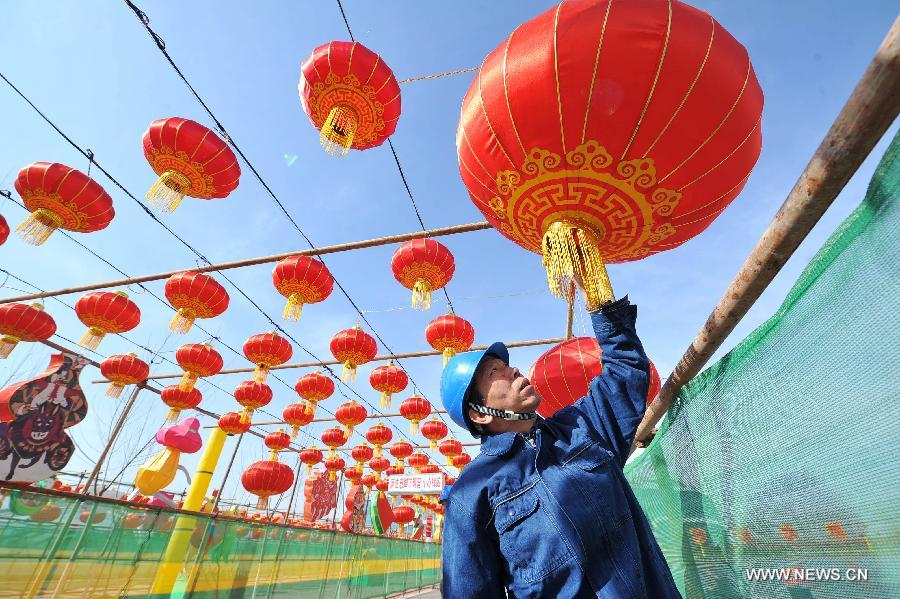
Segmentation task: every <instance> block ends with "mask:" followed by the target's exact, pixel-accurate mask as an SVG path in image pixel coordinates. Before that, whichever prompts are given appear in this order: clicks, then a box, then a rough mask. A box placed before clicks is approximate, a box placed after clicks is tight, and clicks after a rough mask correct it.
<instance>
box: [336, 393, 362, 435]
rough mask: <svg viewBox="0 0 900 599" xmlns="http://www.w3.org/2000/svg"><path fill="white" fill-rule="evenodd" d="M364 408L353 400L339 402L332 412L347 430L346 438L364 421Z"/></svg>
mask: <svg viewBox="0 0 900 599" xmlns="http://www.w3.org/2000/svg"><path fill="white" fill-rule="evenodd" d="M368 415H369V414H368V412H366V409H365V408H364V407H362V406H361V405H360V404H358V403H356V402H355V401H352V400H351V401H348V402H347V403H344V404H341V405H340V406H339V407H338V409H337V410H336V411H335V413H334V419H335V420H337V421H338V422H340V423H341V424H343V425H344V427H345V428H346V430H347V438H348V439H349V438H350V436H351V435H352V434H353V429H354V428H355V427H356V426H357V425H358V424H362V423H363V422H365V421H366V417H367V416H368Z"/></svg>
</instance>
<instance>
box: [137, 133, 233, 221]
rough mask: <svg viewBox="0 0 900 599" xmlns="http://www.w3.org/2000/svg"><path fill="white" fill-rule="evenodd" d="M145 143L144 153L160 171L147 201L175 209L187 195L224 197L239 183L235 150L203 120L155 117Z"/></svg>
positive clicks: (165, 209) (199, 197) (144, 140)
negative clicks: (205, 125)
mask: <svg viewBox="0 0 900 599" xmlns="http://www.w3.org/2000/svg"><path fill="white" fill-rule="evenodd" d="M143 143H144V157H145V158H146V159H147V162H149V163H150V166H151V167H152V168H153V171H154V172H155V173H156V174H157V175H159V179H157V180H156V182H155V183H154V184H153V186H152V187H151V188H150V191H148V192H147V201H148V202H149V203H150V204H151V205H153V206H155V207H157V208H159V209H160V210H163V211H165V212H172V211H174V210H175V209H176V208H178V204H180V203H181V200H182V198H184V196H190V197H192V198H197V199H200V200H212V199H216V198H224V197H227V196H228V194H230V193H231V192H232V191H234V190H235V188H236V187H237V186H238V181H239V180H240V178H241V167H240V165H239V164H238V161H237V157H236V156H235V155H234V152H232V151H231V148H229V147H228V145H227V144H226V143H225V142H224V141H222V139H221V138H220V137H219V136H218V135H216V134H215V133H213V132H212V130H210V129H208V128H207V127H204V126H203V125H201V124H200V123H197V122H195V121H192V120H189V119H182V118H179V117H172V118H168V119H158V120H155V121H153V122H152V123H150V127H149V128H148V129H147V131H146V132H145V133H144V139H143Z"/></svg>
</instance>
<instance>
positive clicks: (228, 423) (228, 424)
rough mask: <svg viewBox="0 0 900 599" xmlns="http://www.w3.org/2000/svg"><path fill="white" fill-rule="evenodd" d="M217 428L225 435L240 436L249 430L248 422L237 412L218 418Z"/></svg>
mask: <svg viewBox="0 0 900 599" xmlns="http://www.w3.org/2000/svg"><path fill="white" fill-rule="evenodd" d="M175 388H176V389H177V387H175ZM219 428H220V429H222V431H224V432H225V434H226V435H242V434H244V433H246V432H247V431H248V430H250V422H249V421H244V419H243V418H241V415H240V414H238V413H237V412H228V413H227V414H222V416H221V417H220V418H219Z"/></svg>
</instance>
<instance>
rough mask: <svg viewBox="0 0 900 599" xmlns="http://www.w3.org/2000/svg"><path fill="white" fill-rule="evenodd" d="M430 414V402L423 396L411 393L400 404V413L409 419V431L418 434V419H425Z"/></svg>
mask: <svg viewBox="0 0 900 599" xmlns="http://www.w3.org/2000/svg"><path fill="white" fill-rule="evenodd" d="M429 414H431V403H430V402H429V401H428V400H427V399H425V398H424V397H419V396H418V395H413V396H412V397H410V398H408V399H405V400H404V401H403V403H402V404H400V415H401V416H403V417H404V418H406V419H407V420H409V432H410V433H412V434H414V435H415V434H418V432H419V421H421V420H425V419H426V418H428V416H429Z"/></svg>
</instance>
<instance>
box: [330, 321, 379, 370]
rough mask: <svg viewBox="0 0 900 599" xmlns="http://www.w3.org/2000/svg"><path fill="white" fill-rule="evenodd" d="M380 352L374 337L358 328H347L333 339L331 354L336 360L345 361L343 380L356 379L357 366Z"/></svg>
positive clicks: (357, 326)
mask: <svg viewBox="0 0 900 599" xmlns="http://www.w3.org/2000/svg"><path fill="white" fill-rule="evenodd" d="M376 353H378V345H377V344H376V343H375V339H374V337H372V336H371V335H369V334H368V333H366V332H365V331H363V330H362V328H361V327H360V326H359V325H356V328H353V329H345V330H343V331H341V332H339V333H338V334H337V335H335V336H334V337H333V338H332V339H331V354H332V355H333V356H334V358H335V360H338V361H339V362H341V363H343V365H344V368H343V370H341V380H342V381H347V380H350V381H353V380H356V367H357V366H360V365H361V364H365V363H366V362H370V361H371V360H372V358H374V357H375V354H376Z"/></svg>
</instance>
